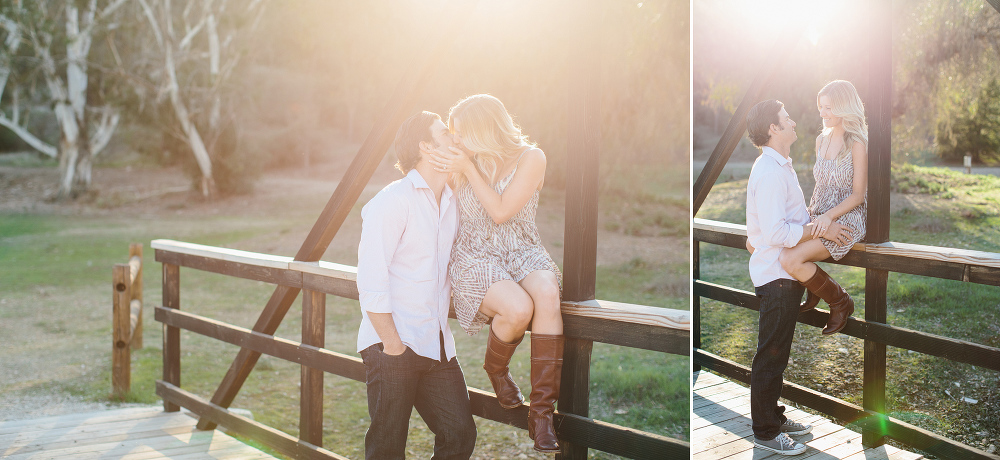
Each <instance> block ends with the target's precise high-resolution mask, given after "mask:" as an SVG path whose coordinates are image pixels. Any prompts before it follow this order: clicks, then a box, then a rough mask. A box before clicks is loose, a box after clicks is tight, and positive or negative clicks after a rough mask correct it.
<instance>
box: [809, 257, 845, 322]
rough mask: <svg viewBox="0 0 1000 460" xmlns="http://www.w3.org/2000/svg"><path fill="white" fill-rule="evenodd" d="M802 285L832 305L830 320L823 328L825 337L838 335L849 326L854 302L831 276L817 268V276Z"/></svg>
mask: <svg viewBox="0 0 1000 460" xmlns="http://www.w3.org/2000/svg"><path fill="white" fill-rule="evenodd" d="M802 285H803V286H805V287H806V289H808V290H810V291H812V292H814V293H816V295H817V296H819V297H820V298H821V299H823V300H825V301H826V303H827V304H829V305H830V319H829V320H828V321H827V323H826V327H824V328H823V335H830V334H836V333H837V332H840V331H841V330H842V329H844V327H845V326H847V318H848V317H850V316H851V313H854V300H853V299H851V296H850V295H849V294H847V291H845V290H844V288H843V287H841V286H840V285H839V284H837V282H836V281H834V280H833V278H831V277H830V275H828V274H827V273H826V272H825V271H823V269H822V268H819V266H817V267H816V274H814V275H813V276H812V278H809V280H808V281H805V282H803V283H802Z"/></svg>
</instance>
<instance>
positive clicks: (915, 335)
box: [691, 219, 1000, 460]
mask: <svg viewBox="0 0 1000 460" xmlns="http://www.w3.org/2000/svg"><path fill="white" fill-rule="evenodd" d="M701 243H711V244H717V245H721V246H728V247H731V248H737V249H743V250H745V249H746V226H743V225H737V224H730V223H725V222H716V221H711V220H704V219H695V220H694V246H693V252H694V254H693V262H694V264H693V268H694V270H693V273H692V275H693V277H694V298H693V302H692V306H691V308H692V314H693V315H694V318H693V319H694V336H693V342H694V360H695V365H696V366H700V367H705V368H708V369H711V370H713V371H716V372H719V373H720V374H723V375H726V376H728V377H730V378H733V379H735V380H738V381H741V382H744V383H749V382H750V369H749V368H748V367H746V366H742V365H740V364H738V363H735V362H733V361H730V360H727V359H724V358H722V357H719V356H716V355H714V354H712V353H709V352H706V351H704V350H702V349H701V298H702V297H705V298H709V299H713V300H718V301H721V302H725V303H728V304H731V305H735V306H738V307H743V308H747V309H750V310H758V309H759V305H758V300H757V297H756V295H754V293H752V292H747V291H743V290H740V289H735V288H731V287H728V286H722V285H718V284H713V283H708V282H705V281H702V280H701V279H700V278H701V255H700V245H701ZM824 262H829V263H838V264H842V265H850V266H854V267H863V268H866V269H869V270H873V269H874V270H884V271H888V272H896V273H905V274H911V275H922V276H928V277H932V278H940V279H949V280H958V281H965V282H971V283H978V284H986V285H991V286H1000V254H995V253H988V252H980V251H966V250H960V249H952V248H941V247H935V246H923V245H917V244H905V243H892V242H889V243H880V244H857V245H855V247H854V248H853V250H852V251H851V252H850V253H848V254H847V255H846V256H845V257H844V258H843V259H841V260H840V261H837V262H835V261H833V260H832V259H828V260H826V261H824ZM868 309H879V310H880V311H874V312H869V311H867V310H868ZM885 310H886V303H885V302H873V303H869V304H867V305H866V312H865V316H866V317H870V315H871V316H874V317H880V318H885V317H886V311H885ZM828 318H829V313H828V312H826V311H822V310H814V311H811V312H807V313H801V314H799V317H798V321H799V322H800V323H803V324H807V325H810V326H814V327H820V328H822V327H823V326H824V325H825V324H826V321H827V319H828ZM841 333H842V334H845V335H848V336H851V337H856V338H858V339H862V340H864V341H865V354H866V357H865V361H866V363H865V367H864V377H863V385H864V388H865V395H864V397H865V398H868V397H870V396H869V395H870V394H871V393H875V394H874V396H875V397H877V398H881V399H882V400H884V398H885V393H884V392H885V375H886V369H885V362H886V361H885V358H886V356H885V355H886V353H885V347H886V346H893V347H898V348H903V349H906V350H913V351H916V352H920V353H924V354H928V355H932V356H938V357H941V358H945V359H948V360H951V361H955V362H961V363H967V364H972V365H974V366H978V367H983V368H986V369H991V370H995V371H1000V348H994V347H990V346H986V345H981V344H977V343H972V342H967V341H964V340H957V339H952V338H948V337H942V336H938V335H934V334H928V333H925V332H920V331H914V330H910V329H905V328H901V327H896V326H890V325H889V324H886V323H885V322H876V321H872V320H864V319H858V318H855V317H851V318H850V319H849V320H848V323H847V327H845V328H844V330H843V331H841ZM872 355H874V356H872ZM871 363H881V366H879V365H871ZM879 392H880V393H881V394H879ZM781 396H782V397H783V398H786V399H788V400H790V401H793V402H796V403H800V404H803V405H805V406H808V407H811V408H813V409H816V410H818V411H820V412H822V413H824V414H827V415H829V416H831V417H833V418H835V419H838V420H841V421H843V422H852V423H856V424H857V425H859V426H860V427H861V429H862V432H863V433H864V434H865V436H866V438H867V439H869V440H880V439H882V438H883V437H888V438H892V439H895V440H897V441H899V442H901V443H903V444H906V445H908V446H911V447H914V448H917V449H920V450H923V451H925V452H928V453H931V454H933V455H935V456H938V457H940V458H953V459H993V460H997V459H1000V457H997V456H996V455H992V454H990V453H987V452H985V451H982V450H979V449H976V448H974V447H971V446H968V445H965V444H962V443H961V442H958V441H956V440H953V439H949V438H947V437H945V436H942V435H939V434H936V433H932V432H930V431H928V430H924V429H922V428H918V427H916V426H913V425H910V424H908V423H906V422H903V421H900V420H897V419H895V418H892V417H889V416H887V415H886V414H884V413H882V412H881V411H874V410H871V409H866V408H862V407H859V406H857V405H854V404H851V403H848V402H845V401H843V400H840V399H837V398H834V397H832V396H830V395H827V394H824V393H821V392H818V391H815V390H812V389H809V388H805V387H802V386H800V385H796V384H794V383H790V382H784V386H783V388H782V392H781ZM866 445H869V444H868V443H866Z"/></svg>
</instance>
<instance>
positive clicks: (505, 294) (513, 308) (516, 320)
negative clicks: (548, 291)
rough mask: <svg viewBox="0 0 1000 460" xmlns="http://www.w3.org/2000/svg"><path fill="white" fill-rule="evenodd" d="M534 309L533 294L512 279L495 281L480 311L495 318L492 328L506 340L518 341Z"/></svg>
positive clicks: (501, 338) (499, 337) (487, 291)
mask: <svg viewBox="0 0 1000 460" xmlns="http://www.w3.org/2000/svg"><path fill="white" fill-rule="evenodd" d="M534 309H535V306H534V303H533V302H532V300H531V296H529V295H528V293H527V292H525V290H524V288H522V287H521V286H520V285H519V284H517V283H515V282H513V281H511V280H503V281H497V282H496V283H493V284H492V285H491V286H490V287H489V289H487V290H486V296H485V297H483V303H482V304H481V305H480V306H479V311H481V312H482V313H483V314H484V315H486V316H489V317H491V318H493V322H492V324H491V326H490V328H491V329H492V330H493V334H494V335H496V336H497V338H498V339H500V340H503V341H504V342H516V341H518V340H519V339H520V338H521V337H522V336H524V331H526V330H527V329H528V325H529V324H531V318H532V316H533V312H534Z"/></svg>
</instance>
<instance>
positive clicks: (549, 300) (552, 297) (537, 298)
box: [521, 270, 560, 309]
mask: <svg viewBox="0 0 1000 460" xmlns="http://www.w3.org/2000/svg"><path fill="white" fill-rule="evenodd" d="M521 285H522V286H524V290H525V291H527V292H528V295H530V296H531V299H532V300H533V301H534V302H535V308H536V309H538V308H539V307H542V308H544V307H546V306H548V307H552V306H558V305H559V294H560V292H559V280H558V279H557V278H556V275H555V274H554V273H552V272H551V271H549V270H537V271H534V272H531V273H530V274H528V276H526V277H525V278H524V280H522V281H521Z"/></svg>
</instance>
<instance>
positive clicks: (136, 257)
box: [128, 243, 142, 350]
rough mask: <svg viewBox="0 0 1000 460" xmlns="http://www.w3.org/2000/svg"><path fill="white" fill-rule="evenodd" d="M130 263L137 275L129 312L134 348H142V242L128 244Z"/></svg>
mask: <svg viewBox="0 0 1000 460" xmlns="http://www.w3.org/2000/svg"><path fill="white" fill-rule="evenodd" d="M128 264H129V267H130V269H131V272H132V273H134V274H135V275H134V276H133V278H134V279H135V281H134V282H133V283H132V295H131V296H130V297H129V314H130V316H131V318H130V322H132V323H133V324H134V325H133V327H132V343H131V345H132V349H133V350H141V349H142V243H132V244H130V245H129V246H128Z"/></svg>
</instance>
